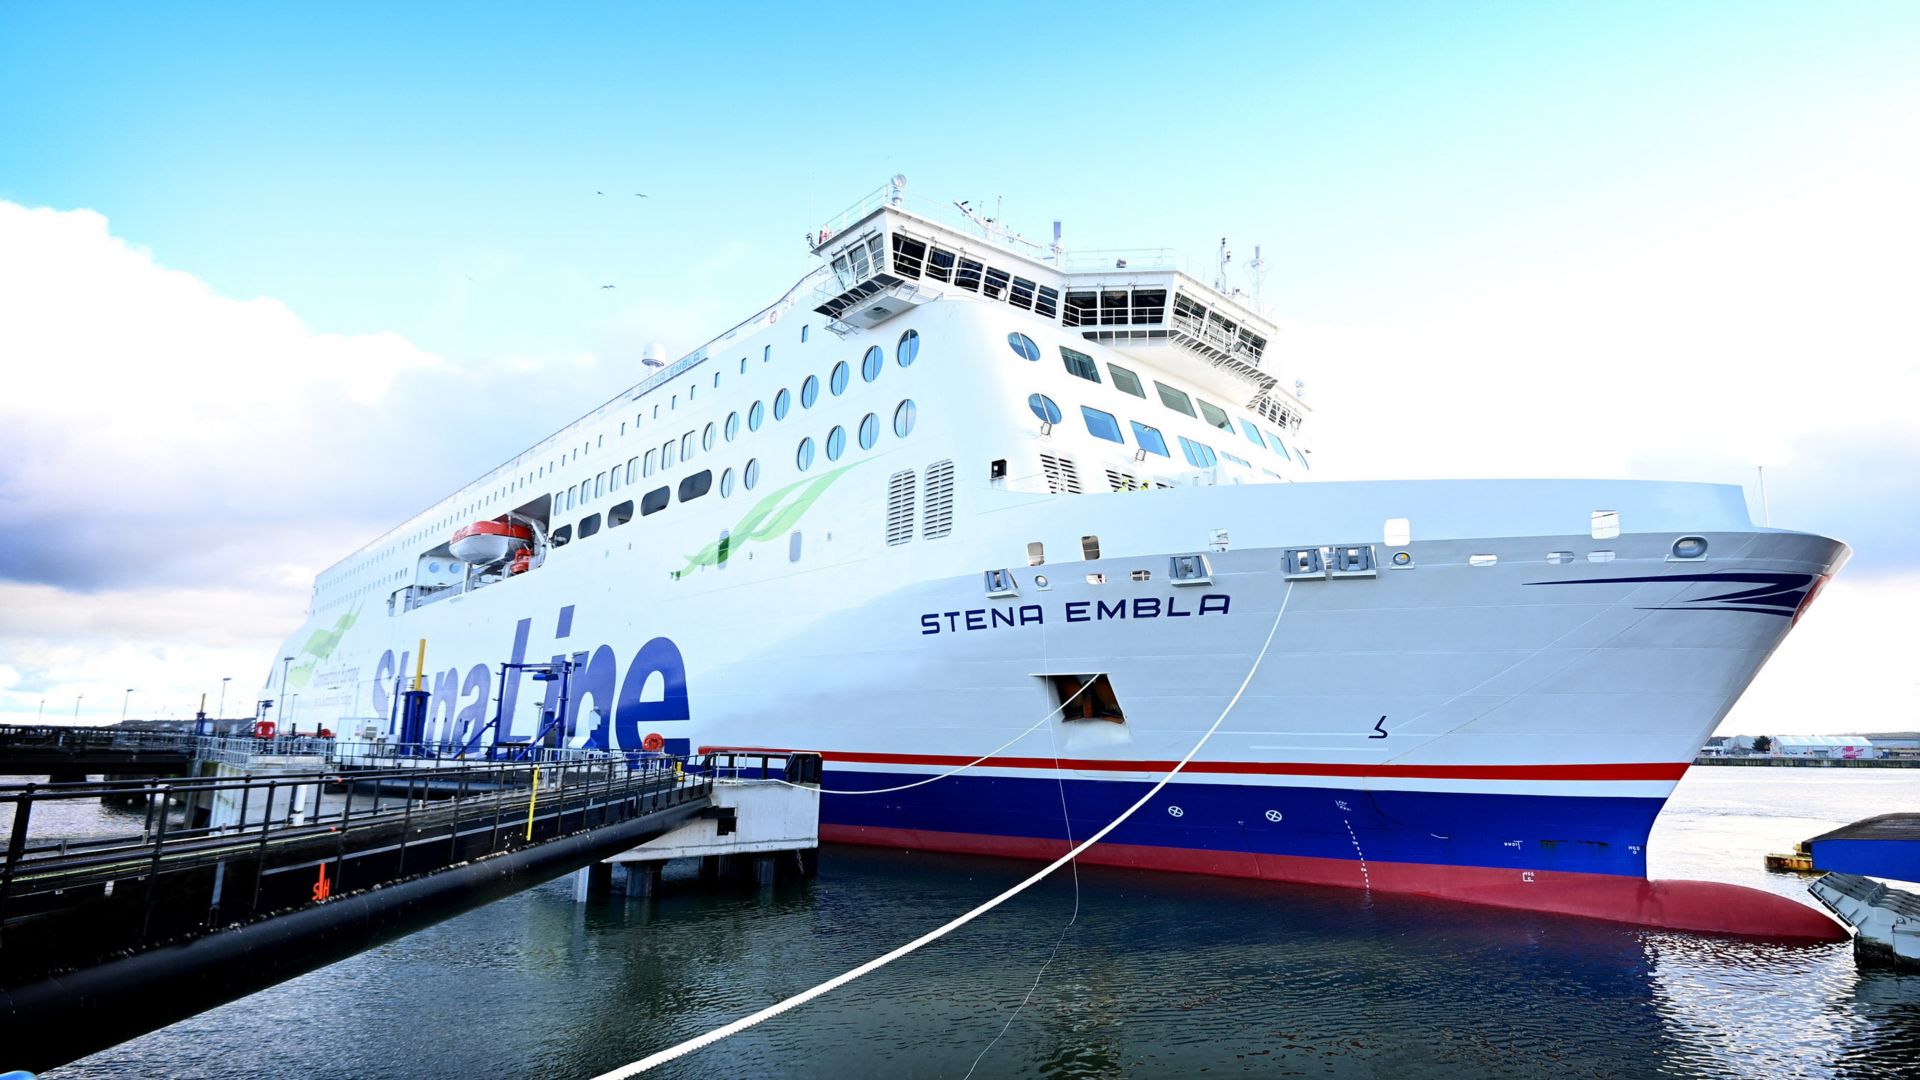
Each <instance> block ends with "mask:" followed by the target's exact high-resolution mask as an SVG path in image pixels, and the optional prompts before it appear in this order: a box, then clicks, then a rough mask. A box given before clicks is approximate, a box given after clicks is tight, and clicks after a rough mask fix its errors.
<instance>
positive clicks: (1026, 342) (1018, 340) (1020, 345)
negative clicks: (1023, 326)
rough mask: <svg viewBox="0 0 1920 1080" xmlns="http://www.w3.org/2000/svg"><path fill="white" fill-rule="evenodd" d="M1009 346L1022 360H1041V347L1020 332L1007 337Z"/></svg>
mask: <svg viewBox="0 0 1920 1080" xmlns="http://www.w3.org/2000/svg"><path fill="white" fill-rule="evenodd" d="M1007 344H1008V345H1010V346H1012V347H1013V351H1014V354H1015V355H1016V356H1019V357H1020V358H1021V359H1022V360H1038V359H1040V346H1038V345H1035V344H1034V343H1033V339H1032V338H1030V337H1028V336H1027V335H1025V334H1022V333H1020V332H1018V331H1015V332H1014V333H1011V334H1008V335H1007Z"/></svg>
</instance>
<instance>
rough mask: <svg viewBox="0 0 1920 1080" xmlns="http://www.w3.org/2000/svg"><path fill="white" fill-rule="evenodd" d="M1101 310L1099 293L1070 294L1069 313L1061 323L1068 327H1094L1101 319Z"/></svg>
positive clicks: (1068, 300) (1068, 296)
mask: <svg viewBox="0 0 1920 1080" xmlns="http://www.w3.org/2000/svg"><path fill="white" fill-rule="evenodd" d="M1099 310H1100V294H1099V293H1096V292H1078V291H1076V292H1070V293H1068V294H1067V313H1066V314H1065V315H1064V316H1062V317H1061V319H1060V322H1061V323H1062V324H1063V325H1066V326H1092V325H1093V324H1094V323H1095V322H1096V321H1098V319H1099Z"/></svg>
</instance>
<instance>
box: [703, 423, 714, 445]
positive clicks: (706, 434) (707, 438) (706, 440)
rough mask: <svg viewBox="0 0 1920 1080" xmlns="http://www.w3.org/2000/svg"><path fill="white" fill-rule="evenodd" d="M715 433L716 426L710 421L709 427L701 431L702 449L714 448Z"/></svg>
mask: <svg viewBox="0 0 1920 1080" xmlns="http://www.w3.org/2000/svg"><path fill="white" fill-rule="evenodd" d="M714 434H715V429H714V426H713V425H712V424H711V423H709V424H708V425H707V429H706V430H705V431H702V432H701V433H700V449H702V450H711V449H713V439H714Z"/></svg>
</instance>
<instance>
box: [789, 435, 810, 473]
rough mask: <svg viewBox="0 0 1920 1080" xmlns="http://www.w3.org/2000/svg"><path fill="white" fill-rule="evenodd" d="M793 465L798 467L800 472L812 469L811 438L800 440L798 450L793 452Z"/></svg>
mask: <svg viewBox="0 0 1920 1080" xmlns="http://www.w3.org/2000/svg"><path fill="white" fill-rule="evenodd" d="M793 463H794V464H795V465H797V466H799V467H800V471H801V472H806V471H807V470H808V469H811V468H813V438H812V437H811V436H809V437H807V438H805V439H801V440H800V449H798V450H795V451H794V452H793Z"/></svg>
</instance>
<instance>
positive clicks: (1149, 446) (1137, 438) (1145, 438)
mask: <svg viewBox="0 0 1920 1080" xmlns="http://www.w3.org/2000/svg"><path fill="white" fill-rule="evenodd" d="M1129 423H1131V424H1132V425H1133V441H1134V442H1137V443H1139V444H1140V449H1142V450H1145V451H1146V452H1147V453H1149V454H1159V455H1160V456H1161V457H1172V456H1173V455H1172V454H1169V453H1167V440H1166V439H1165V438H1163V437H1161V435H1160V429H1159V428H1150V427H1148V426H1147V425H1145V424H1143V423H1141V422H1140V421H1138V420H1133V421H1129Z"/></svg>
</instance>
